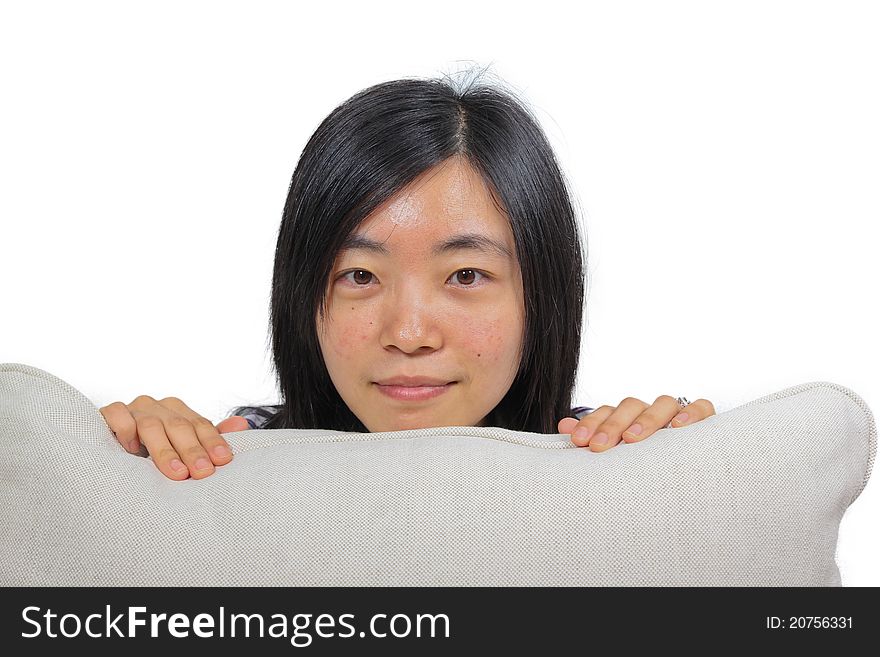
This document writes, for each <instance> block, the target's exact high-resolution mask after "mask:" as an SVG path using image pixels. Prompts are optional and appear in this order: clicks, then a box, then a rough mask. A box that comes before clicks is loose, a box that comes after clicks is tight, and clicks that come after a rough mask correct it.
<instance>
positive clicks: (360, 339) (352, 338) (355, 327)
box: [325, 313, 373, 358]
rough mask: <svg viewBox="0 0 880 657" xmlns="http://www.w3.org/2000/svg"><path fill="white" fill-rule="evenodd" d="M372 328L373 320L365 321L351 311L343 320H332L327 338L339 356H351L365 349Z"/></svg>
mask: <svg viewBox="0 0 880 657" xmlns="http://www.w3.org/2000/svg"><path fill="white" fill-rule="evenodd" d="M372 328H373V321H372V320H370V319H368V320H366V323H364V321H363V319H362V318H359V317H358V316H357V315H356V314H355V313H351V314H350V315H349V316H348V317H343V318H342V320H341V321H338V320H337V321H334V322H331V323H330V330H329V332H328V333H327V335H326V336H325V338H326V340H327V341H328V342H329V346H330V348H331V349H332V350H333V352H334V353H335V354H336V355H337V356H339V357H345V358H351V357H352V355H353V354H357V353H361V352H362V351H363V348H364V345H365V344H366V343H367V342H368V341H369V340H370V337H371V333H370V332H371V330H372Z"/></svg>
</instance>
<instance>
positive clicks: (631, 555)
mask: <svg viewBox="0 0 880 657" xmlns="http://www.w3.org/2000/svg"><path fill="white" fill-rule="evenodd" d="M224 437H225V438H226V440H227V441H228V442H229V444H230V446H231V447H232V449H233V451H234V453H235V458H234V459H233V461H232V462H231V463H230V464H228V465H225V466H222V467H219V468H218V469H217V470H216V472H215V473H214V474H213V475H211V476H210V477H207V478H205V479H201V480H195V479H187V480H184V481H179V482H178V481H172V480H170V479H167V478H166V477H165V476H164V475H163V474H162V473H161V472H159V471H158V470H157V469H156V467H155V466H154V465H153V462H152V460H151V459H150V458H144V457H139V456H134V455H131V454H129V453H127V452H126V451H125V450H124V449H123V448H122V446H121V445H119V444H118V443H117V441H116V439H115V438H114V436H113V434H112V432H111V431H110V429H109V427H108V426H107V424H106V423H105V421H104V418H103V417H102V416H101V414H100V412H99V411H98V409H97V408H96V407H95V405H94V404H93V403H92V402H91V401H89V400H88V399H87V398H86V397H85V396H83V394H81V393H80V392H79V391H78V390H76V389H75V388H73V387H72V386H70V385H69V384H67V383H65V382H64V381H62V380H60V379H59V378H57V377H55V376H53V375H51V374H49V373H47V372H45V371H43V370H40V369H38V368H35V367H31V366H28V365H22V364H16V363H11V364H2V365H0V585H3V586H498V585H501V586H643V585H644V586H840V584H841V582H840V574H839V571H838V568H837V564H836V562H835V548H836V544H837V532H838V527H839V524H840V520H841V518H842V516H843V514H844V512H845V511H846V509H847V507H848V506H849V505H850V504H852V502H853V501H854V500H855V499H856V497H858V495H859V494H860V493H861V491H862V490H863V488H864V487H865V484H866V483H867V481H868V478H869V476H870V473H871V468H872V466H873V461H874V456H875V452H876V442H877V430H876V426H875V423H874V418H873V416H872V414H871V411H870V409H869V408H868V407H867V405H866V404H865V403H864V401H862V399H860V398H859V397H858V396H857V395H856V394H855V393H853V392H852V391H851V390H849V389H847V388H845V387H843V386H841V385H837V384H834V383H827V382H814V383H805V384H803V385H797V386H793V387H791V388H786V389H785V390H781V391H779V392H776V393H773V394H770V395H767V396H766V397H762V398H760V399H757V400H755V401H752V402H749V403H747V404H743V405H742V406H739V407H737V408H734V409H732V410H729V411H725V412H723V413H720V414H717V415H714V416H712V417H710V418H708V419H706V420H703V421H701V422H698V423H696V424H694V425H692V426H688V427H684V428H679V429H662V430H660V431H658V432H657V433H655V434H653V435H652V436H651V437H650V438H648V439H646V440H644V441H642V442H640V443H633V444H625V443H621V444H619V445H618V446H616V447H614V448H613V449H610V450H608V451H607V452H604V453H593V452H591V451H590V450H588V449H582V448H576V447H575V446H574V445H573V444H572V443H571V442H570V440H569V437H568V435H566V434H536V433H528V432H522V431H510V430H506V429H500V428H497V427H440V428H432V429H421V430H409V431H396V432H385V433H363V434H361V433H346V432H340V431H329V430H303V429H269V430H265V429H263V430H250V431H242V432H236V433H230V434H225V436H224Z"/></svg>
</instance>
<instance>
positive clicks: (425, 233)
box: [347, 157, 513, 250]
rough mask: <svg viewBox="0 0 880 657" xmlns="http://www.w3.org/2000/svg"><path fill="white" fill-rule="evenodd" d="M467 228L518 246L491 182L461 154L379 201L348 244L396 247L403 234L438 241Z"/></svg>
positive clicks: (509, 246) (406, 238)
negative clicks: (484, 178) (487, 182)
mask: <svg viewBox="0 0 880 657" xmlns="http://www.w3.org/2000/svg"><path fill="white" fill-rule="evenodd" d="M464 234H469V235H472V236H473V235H482V236H484V237H485V238H488V240H494V241H496V242H499V243H501V244H503V245H505V246H506V247H507V249H506V250H511V249H512V247H513V233H512V232H511V229H510V223H509V221H508V219H507V216H506V215H505V214H504V212H503V210H502V209H501V208H500V207H499V206H498V203H497V201H496V198H495V197H494V196H493V194H492V192H491V190H490V188H489V186H488V185H487V184H486V182H485V181H484V180H483V178H482V177H481V176H480V175H479V173H477V171H475V170H474V169H473V168H472V167H471V166H470V165H468V164H467V162H466V161H464V160H462V159H461V158H458V157H456V158H451V159H450V160H447V161H446V162H443V163H441V164H439V165H437V166H436V167H433V168H431V169H429V170H427V171H425V172H424V173H423V174H422V175H420V176H419V177H417V178H416V179H415V180H413V181H412V182H411V183H410V184H409V185H407V187H405V188H404V189H402V190H401V191H400V192H398V193H397V194H396V195H394V196H393V197H392V198H390V199H389V200H388V201H386V202H385V203H383V204H382V205H380V206H378V207H377V208H376V209H375V210H374V211H373V212H372V213H370V215H369V216H368V217H367V218H366V219H364V221H363V222H362V223H361V225H360V226H359V227H358V228H357V229H356V230H355V232H354V235H353V236H352V237H350V238H349V240H348V243H347V246H348V247H352V246H355V247H356V245H357V244H358V243H361V244H362V243H364V242H369V241H370V240H373V241H380V242H385V241H386V240H387V241H388V243H389V244H390V245H391V246H392V248H393V245H394V244H395V243H396V242H397V241H398V240H399V241H401V242H409V241H411V240H420V241H421V242H423V243H435V242H437V241H438V240H440V239H443V238H448V237H450V236H455V235H464ZM363 238H367V239H366V240H364V239H363ZM484 245H485V246H491V245H489V244H484Z"/></svg>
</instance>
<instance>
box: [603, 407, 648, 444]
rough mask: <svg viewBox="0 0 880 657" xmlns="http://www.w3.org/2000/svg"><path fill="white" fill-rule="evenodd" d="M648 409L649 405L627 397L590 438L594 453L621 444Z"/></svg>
mask: <svg viewBox="0 0 880 657" xmlns="http://www.w3.org/2000/svg"><path fill="white" fill-rule="evenodd" d="M646 408H648V403H647V402H643V401H642V400H641V399H636V398H635V397H627V398H626V399H624V400H623V401H621V402H620V404H618V405H617V408H615V409H614V412H613V413H611V415H609V416H608V417H607V418H605V420H603V421H602V424H600V425H599V426H598V427H596V432H595V433H594V434H593V436H592V437H591V438H590V449H591V450H592V451H594V452H604V451H605V450H608V449H611V448H612V447H614V446H615V445H616V444H617V443H619V442H620V438H621V436H622V435H623V432H624V431H625V430H626V429H627V427H629V426H630V425H631V424H632V423H633V420H635V419H636V418H637V417H638V416H639V415H640V414H641V413H642V412H643V411H644V410H645V409H646Z"/></svg>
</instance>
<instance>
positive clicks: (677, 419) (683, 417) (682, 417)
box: [672, 413, 688, 424]
mask: <svg viewBox="0 0 880 657" xmlns="http://www.w3.org/2000/svg"><path fill="white" fill-rule="evenodd" d="M687 419H688V414H687V413H679V414H678V415H676V416H675V417H674V418H672V421H673V422H678V423H679V424H684V423H685V422H687Z"/></svg>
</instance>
